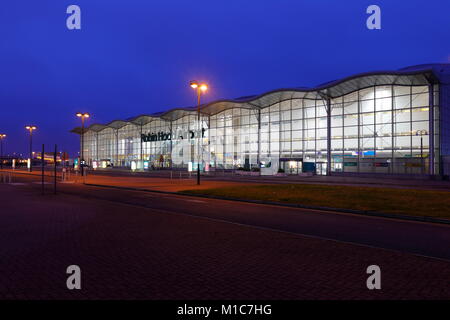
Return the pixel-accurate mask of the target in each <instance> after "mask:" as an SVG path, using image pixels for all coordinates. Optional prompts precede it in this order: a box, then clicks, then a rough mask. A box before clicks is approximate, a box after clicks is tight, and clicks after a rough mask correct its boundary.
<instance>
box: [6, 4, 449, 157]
mask: <svg viewBox="0 0 450 320" xmlns="http://www.w3.org/2000/svg"><path fill="white" fill-rule="evenodd" d="M26 2H27V3H26V4H25V5H24V4H23V3H20V4H16V3H8V4H5V5H4V6H3V7H4V10H3V11H2V12H1V13H0V21H1V24H2V28H1V31H0V32H1V38H2V40H1V44H2V49H3V50H2V52H1V53H0V61H1V64H2V77H1V80H0V81H1V83H0V84H1V85H0V101H1V103H2V106H3V110H4V112H3V114H4V117H2V118H1V121H0V133H5V134H7V135H8V136H7V138H6V140H5V141H4V142H5V143H4V153H5V154H8V153H9V154H11V153H12V152H17V153H23V154H24V155H26V154H27V152H28V135H27V132H26V130H25V128H24V127H25V125H28V124H33V125H36V126H37V127H38V129H37V130H36V131H35V133H34V148H33V150H35V151H39V150H40V146H41V144H42V143H45V144H46V149H47V150H53V147H54V144H58V149H59V150H63V151H68V152H69V153H70V155H71V156H74V155H76V152H77V150H78V148H79V146H78V135H76V134H73V133H70V132H69V131H70V130H71V129H73V128H74V127H77V126H79V125H80V122H79V119H78V118H77V117H76V116H75V112H77V111H82V112H89V113H91V114H92V118H91V119H90V120H89V121H88V122H87V125H89V124H91V123H108V122H110V121H112V120H116V119H126V118H129V117H133V116H137V115H140V114H151V113H155V112H159V111H165V110H168V109H172V108H175V107H187V106H192V105H194V104H195V95H194V93H193V92H192V90H191V89H190V88H189V86H188V83H189V81H190V80H194V79H197V80H203V81H206V82H208V83H209V85H210V90H209V92H208V93H207V94H206V95H205V96H204V99H205V100H204V102H211V101H214V100H218V99H232V98H237V97H241V96H249V95H254V94H261V93H264V92H266V91H270V90H274V89H278V88H285V87H314V86H317V85H318V84H322V83H325V82H328V81H332V80H336V79H339V78H343V77H347V76H351V75H353V74H357V73H361V72H369V71H377V70H397V69H399V68H403V67H407V66H411V65H418V64H428V63H448V62H450V43H448V42H446V41H445V40H446V39H448V30H450V20H449V19H448V14H447V12H448V11H449V9H450V3H444V2H443V1H428V2H423V1H418V0H414V1H408V4H407V5H405V4H401V5H400V4H398V3H397V4H396V3H392V2H390V1H385V0H383V1H377V3H376V4H377V5H378V6H380V7H381V10H382V29H381V30H368V29H367V28H366V19H367V17H368V15H367V14H366V8H367V7H368V6H369V5H370V4H372V3H371V2H368V1H348V2H347V3H346V4H345V5H342V4H341V3H333V2H330V1H317V2H314V3H299V2H298V1H286V0H285V1H277V2H273V3H266V2H262V3H261V2H256V1H249V2H247V3H241V2H239V1H227V2H219V3H210V2H207V1H200V2H196V3H186V2H183V1H174V2H171V3H157V4H151V3H148V2H146V1H143V0H139V1H135V2H133V4H129V3H126V2H125V1H115V2H114V3H110V2H109V3H106V2H105V1H96V2H94V3H93V2H92V1H86V0H77V1H75V2H74V3H72V2H70V3H69V2H67V1H63V2H61V3H57V4H55V3H52V1H49V0H45V1H40V2H39V3H34V2H31V1H26ZM70 4H77V5H79V6H80V7H81V10H82V29H81V30H76V31H70V30H68V29H67V28H66V25H65V20H66V18H67V16H68V15H67V14H66V13H65V12H66V8H67V7H68V6H69V5H70ZM352 17H353V18H352ZM430 21H432V22H433V23H429V22H430ZM194 22H195V23H194ZM5 111H6V112H5Z"/></svg>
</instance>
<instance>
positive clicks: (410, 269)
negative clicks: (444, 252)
mask: <svg viewBox="0 0 450 320" xmlns="http://www.w3.org/2000/svg"><path fill="white" fill-rule="evenodd" d="M0 200H1V201H0V203H1V213H0V224H1V226H2V230H1V233H0V244H1V245H0V257H1V260H0V298H2V299H80V298H83V299H86V298H87V299H222V298H225V299H450V262H446V261H440V260H435V259H430V258H423V257H417V256H413V255H408V254H402V253H397V252H391V251H386V250H382V249H373V248H368V247H362V246H356V245H350V244H344V243H337V242H332V241H325V240H318V239H311V238H306V237H302V236H297V235H293V234H287V233H281V232H273V231H265V230H258V229H254V228H249V227H244V226H239V225H233V224H228V223H222V222H215V221H211V220H205V219H200V218H194V217H189V216H183V215H176V214H170V213H166V212H161V211H156V210H151V209H144V208H138V207H133V206H128V205H118V204H117V203H112V202H107V201H100V200H98V201H92V200H87V199H82V198H79V197H76V196H69V195H58V196H53V195H46V196H45V197H42V196H40V195H39V194H38V193H37V192H36V188H34V189H31V188H26V187H23V186H10V185H8V186H6V185H0ZM443 245H444V244H443ZM71 264H77V265H79V266H80V267H81V269H82V290H81V291H69V290H67V289H66V287H65V283H66V274H65V269H66V267H67V266H68V265H71ZM370 264H378V265H380V267H381V269H382V287H383V289H382V290H381V291H377V292H374V291H369V290H367V289H366V287H365V283H366V278H367V275H366V274H365V269H366V267H367V266H368V265H370Z"/></svg>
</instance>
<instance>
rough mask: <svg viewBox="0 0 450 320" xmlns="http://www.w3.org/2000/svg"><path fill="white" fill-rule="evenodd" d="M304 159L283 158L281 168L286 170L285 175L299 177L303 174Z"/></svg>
mask: <svg viewBox="0 0 450 320" xmlns="http://www.w3.org/2000/svg"><path fill="white" fill-rule="evenodd" d="M302 164H303V159H299V158H281V159H280V168H281V169H283V170H284V173H286V174H289V175H298V174H300V173H302Z"/></svg>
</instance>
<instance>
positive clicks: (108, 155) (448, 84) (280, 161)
mask: <svg viewBox="0 0 450 320" xmlns="http://www.w3.org/2000/svg"><path fill="white" fill-rule="evenodd" d="M200 115H201V117H200V122H199V121H198V120H197V119H198V118H197V107H186V108H174V109H171V110H167V111H165V112H161V113H154V114H145V115H140V116H136V117H133V118H129V119H124V120H114V121H111V122H110V123H108V124H92V125H90V126H89V127H86V128H85V129H84V130H83V132H82V130H81V128H75V129H73V130H72V132H75V133H78V134H82V136H83V146H84V147H83V154H84V159H85V161H86V162H87V163H88V164H89V165H91V166H93V167H108V166H113V167H128V168H130V169H133V170H152V169H164V168H173V169H175V168H183V169H187V170H196V168H197V165H198V164H200V166H201V168H202V170H203V171H213V170H222V169H225V170H226V169H235V170H243V171H254V172H258V171H259V172H260V173H261V174H267V175H269V174H277V173H284V174H318V175H330V174H331V175H332V174H346V173H348V174H409V175H440V176H445V175H449V174H450V64H430V65H420V66H413V67H408V68H404V69H400V70H396V71H379V72H368V73H363V74H358V75H354V76H351V77H347V78H344V79H340V80H335V81H331V82H328V83H325V84H322V85H320V86H317V87H315V88H301V87H299V88H287V89H279V90H273V91H270V92H266V93H263V94H260V95H255V96H247V97H241V98H238V99H230V100H219V101H214V102H211V103H207V104H203V105H201V106H200ZM80 140H81V139H80Z"/></svg>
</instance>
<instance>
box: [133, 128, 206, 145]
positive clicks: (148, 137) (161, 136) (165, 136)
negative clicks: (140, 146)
mask: <svg viewBox="0 0 450 320" xmlns="http://www.w3.org/2000/svg"><path fill="white" fill-rule="evenodd" d="M205 131H206V129H205V128H202V138H204V137H205ZM188 135H189V138H190V139H194V138H195V133H194V131H193V130H189V134H188ZM179 138H180V139H181V140H183V139H184V136H182V135H180V137H179ZM141 140H142V142H153V141H167V140H172V134H171V133H170V132H162V131H160V132H158V133H154V132H152V133H147V134H145V133H143V134H141Z"/></svg>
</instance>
